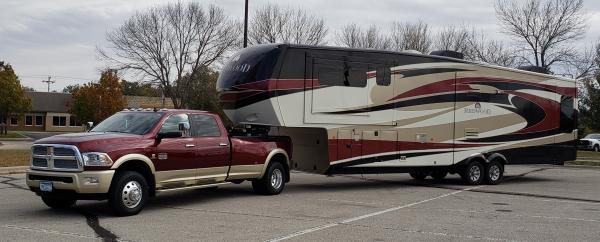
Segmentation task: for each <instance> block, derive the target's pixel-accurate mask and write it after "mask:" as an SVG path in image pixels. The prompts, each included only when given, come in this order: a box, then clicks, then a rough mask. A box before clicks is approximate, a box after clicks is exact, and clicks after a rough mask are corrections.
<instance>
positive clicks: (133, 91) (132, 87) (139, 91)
mask: <svg viewBox="0 0 600 242" xmlns="http://www.w3.org/2000/svg"><path fill="white" fill-rule="evenodd" d="M121 86H122V87H123V95H125V96H145V97H160V96H161V91H160V89H158V88H156V87H153V86H152V84H150V83H140V82H128V81H125V80H122V81H121Z"/></svg>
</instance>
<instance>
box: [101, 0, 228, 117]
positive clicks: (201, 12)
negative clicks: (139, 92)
mask: <svg viewBox="0 0 600 242" xmlns="http://www.w3.org/2000/svg"><path fill="white" fill-rule="evenodd" d="M106 39H107V40H108V43H109V46H108V49H110V50H111V51H106V50H103V49H100V48H98V51H99V53H100V56H101V57H102V58H103V59H105V60H106V61H107V62H108V63H109V65H111V66H113V68H116V69H126V70H132V71H134V72H135V73H136V74H139V75H141V76H142V78H143V80H146V81H149V82H152V83H155V84H157V85H159V86H160V87H161V89H162V90H164V92H165V94H166V95H168V96H169V97H170V98H171V99H172V100H173V104H174V106H175V108H182V107H186V106H187V100H188V99H189V96H190V95H191V93H190V91H189V90H190V88H189V86H190V85H191V83H190V82H189V80H190V79H189V78H183V77H184V76H185V75H186V74H189V75H191V76H194V75H195V72H197V71H199V70H201V69H202V68H201V67H204V66H210V65H211V64H213V63H214V62H215V61H218V60H220V59H221V58H222V57H223V55H224V54H225V53H226V52H227V51H229V50H231V49H232V48H235V47H236V44H238V42H239V28H236V27H235V26H234V23H233V22H232V21H230V20H229V19H228V18H227V17H226V16H225V14H224V13H223V9H221V8H219V7H216V6H214V5H210V6H209V7H208V8H207V9H203V8H202V7H201V6H200V4H198V3H194V2H191V3H186V4H183V3H181V2H178V3H172V4H168V5H165V6H160V7H154V8H151V9H149V10H147V11H145V12H138V13H136V14H135V15H134V16H132V17H130V18H129V19H128V20H126V21H125V23H124V24H123V25H122V26H120V27H119V28H117V29H114V30H112V31H110V32H108V33H107V35H106Z"/></svg>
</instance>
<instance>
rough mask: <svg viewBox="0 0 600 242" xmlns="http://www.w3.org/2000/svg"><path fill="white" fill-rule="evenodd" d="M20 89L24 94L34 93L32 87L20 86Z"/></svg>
mask: <svg viewBox="0 0 600 242" xmlns="http://www.w3.org/2000/svg"><path fill="white" fill-rule="evenodd" d="M21 88H22V89H23V91H25V92H35V89H33V87H30V86H21Z"/></svg>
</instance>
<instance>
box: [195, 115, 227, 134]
mask: <svg viewBox="0 0 600 242" xmlns="http://www.w3.org/2000/svg"><path fill="white" fill-rule="evenodd" d="M191 121H192V126H191V132H192V137H218V136H221V130H220V129H219V125H218V124H217V121H216V120H215V118H213V117H212V116H209V115H202V114H192V115H191Z"/></svg>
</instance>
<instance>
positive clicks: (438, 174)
mask: <svg viewBox="0 0 600 242" xmlns="http://www.w3.org/2000/svg"><path fill="white" fill-rule="evenodd" d="M447 175H448V172H447V171H439V170H438V171H433V172H431V177H432V178H433V179H434V180H437V181H441V180H444V178H446V176H447Z"/></svg>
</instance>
